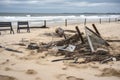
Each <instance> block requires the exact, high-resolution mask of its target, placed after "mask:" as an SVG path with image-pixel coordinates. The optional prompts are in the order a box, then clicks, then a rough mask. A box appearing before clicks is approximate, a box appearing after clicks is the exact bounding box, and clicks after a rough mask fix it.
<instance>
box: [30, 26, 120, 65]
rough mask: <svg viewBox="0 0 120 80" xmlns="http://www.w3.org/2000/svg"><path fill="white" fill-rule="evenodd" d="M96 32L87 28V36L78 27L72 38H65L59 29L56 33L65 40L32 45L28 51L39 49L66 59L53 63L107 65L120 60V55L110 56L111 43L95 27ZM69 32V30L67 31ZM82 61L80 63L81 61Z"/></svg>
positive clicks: (63, 32)
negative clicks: (93, 62) (96, 62)
mask: <svg viewBox="0 0 120 80" xmlns="http://www.w3.org/2000/svg"><path fill="white" fill-rule="evenodd" d="M93 27H94V29H95V32H94V31H93V30H91V29H90V28H88V27H85V34H86V36H85V35H83V34H82V32H81V31H80V30H79V28H78V27H77V26H76V27H75V28H76V33H74V34H71V36H70V37H66V36H65V30H63V29H62V28H57V29H56V30H55V32H56V33H57V34H58V35H59V36H60V37H64V38H65V39H61V40H59V41H52V42H49V43H41V44H39V45H37V43H30V44H29V45H28V49H30V50H34V49H37V51H38V52H42V51H48V54H50V55H54V56H56V55H59V56H60V55H64V56H65V58H63V59H57V60H52V62H56V61H63V60H71V59H72V60H74V61H73V62H74V63H88V62H92V61H98V62H100V63H102V64H103V63H107V62H109V61H118V60H120V55H111V54H110V52H109V51H110V50H109V49H110V45H109V43H108V42H107V41H106V40H104V39H103V38H102V37H101V34H100V33H99V31H98V30H97V28H96V26H95V25H93ZM67 31H69V30H67ZM81 59H82V61H79V60H81Z"/></svg>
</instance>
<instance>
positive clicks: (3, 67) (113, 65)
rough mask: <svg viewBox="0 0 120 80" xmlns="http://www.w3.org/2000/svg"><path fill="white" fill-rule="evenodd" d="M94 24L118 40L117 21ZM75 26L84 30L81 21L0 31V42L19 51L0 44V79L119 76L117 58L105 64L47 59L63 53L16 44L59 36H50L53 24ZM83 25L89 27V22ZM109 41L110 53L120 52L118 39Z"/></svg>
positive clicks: (108, 79)
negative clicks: (30, 48)
mask: <svg viewBox="0 0 120 80" xmlns="http://www.w3.org/2000/svg"><path fill="white" fill-rule="evenodd" d="M95 24H96V26H97V28H98V30H99V32H100V33H101V35H102V37H103V38H104V39H106V40H108V39H111V40H120V36H119V35H120V23H119V22H111V23H102V24H99V23H95ZM75 26H79V28H80V30H81V31H82V32H84V25H83V24H74V25H68V26H67V27H65V26H56V27H52V26H51V27H50V28H46V29H31V32H30V33H27V32H26V31H24V30H23V31H21V33H16V32H15V34H9V31H8V32H7V31H6V32H1V33H2V35H0V45H2V46H4V47H7V48H12V49H15V50H18V51H21V52H22V53H19V52H12V51H7V50H5V49H4V48H0V80H120V67H119V66H120V61H112V62H109V63H106V64H100V63H99V62H91V63H86V64H74V63H68V62H67V61H60V62H51V60H54V59H59V58H63V56H57V57H56V56H52V55H48V52H47V51H43V52H39V53H38V52H37V51H36V50H28V49H26V46H20V45H16V44H18V43H19V42H21V41H24V42H26V44H28V43H29V42H36V43H41V42H51V41H56V40H60V39H63V38H59V37H55V36H53V35H54V32H55V29H56V28H57V27H61V28H63V29H68V30H75ZM86 26H88V27H90V28H92V25H91V23H89V24H87V25H86ZM15 31H16V30H15ZM46 34H47V35H46ZM110 44H111V46H112V48H113V51H112V54H120V42H110ZM51 53H54V52H51Z"/></svg>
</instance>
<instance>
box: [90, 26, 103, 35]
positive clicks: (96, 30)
mask: <svg viewBox="0 0 120 80" xmlns="http://www.w3.org/2000/svg"><path fill="white" fill-rule="evenodd" d="M92 26H93V28H94V30H95V32H96V33H97V34H98V35H100V36H101V34H100V33H99V31H98V29H97V28H96V26H95V24H92Z"/></svg>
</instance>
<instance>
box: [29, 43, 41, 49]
mask: <svg viewBox="0 0 120 80" xmlns="http://www.w3.org/2000/svg"><path fill="white" fill-rule="evenodd" d="M27 48H28V49H31V50H34V49H39V46H38V44H37V43H30V44H29V45H28V47H27Z"/></svg>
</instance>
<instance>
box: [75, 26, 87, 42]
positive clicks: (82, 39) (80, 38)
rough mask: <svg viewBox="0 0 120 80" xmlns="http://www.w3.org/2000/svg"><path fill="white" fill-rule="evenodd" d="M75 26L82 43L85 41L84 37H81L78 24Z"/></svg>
mask: <svg viewBox="0 0 120 80" xmlns="http://www.w3.org/2000/svg"><path fill="white" fill-rule="evenodd" d="M75 28H76V30H77V32H78V35H79V37H80V39H81V41H82V43H83V44H84V43H85V41H84V39H83V36H82V34H81V32H80V30H79V28H78V26H76V27H75Z"/></svg>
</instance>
